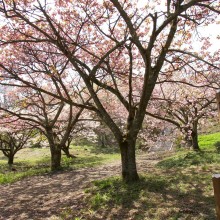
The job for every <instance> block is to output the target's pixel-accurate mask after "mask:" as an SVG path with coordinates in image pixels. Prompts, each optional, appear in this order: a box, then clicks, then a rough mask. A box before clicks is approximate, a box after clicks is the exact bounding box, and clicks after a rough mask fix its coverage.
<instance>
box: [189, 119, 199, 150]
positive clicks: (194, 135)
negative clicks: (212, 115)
mask: <svg viewBox="0 0 220 220" xmlns="http://www.w3.org/2000/svg"><path fill="white" fill-rule="evenodd" d="M197 125H198V122H197V121H194V123H193V129H192V133H191V137H192V148H193V150H194V151H200V147H199V141H198V129H197Z"/></svg>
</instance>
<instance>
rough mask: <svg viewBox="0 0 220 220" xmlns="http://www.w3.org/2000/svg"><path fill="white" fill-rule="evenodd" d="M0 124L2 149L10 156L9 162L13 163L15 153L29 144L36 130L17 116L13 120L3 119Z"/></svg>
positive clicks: (0, 146)
mask: <svg viewBox="0 0 220 220" xmlns="http://www.w3.org/2000/svg"><path fill="white" fill-rule="evenodd" d="M3 121H4V123H3ZM0 126H1V129H0V150H1V151H2V153H3V154H4V155H5V156H6V157H7V158H8V164H9V165H12V164H13V163H14V156H15V154H16V153H17V152H18V151H20V150H21V149H23V148H24V147H28V146H29V141H30V140H31V139H32V138H33V137H34V136H35V134H36V132H35V131H34V128H33V127H31V126H30V125H28V124H26V123H24V122H23V121H20V120H15V118H14V119H12V118H11V120H10V119H8V120H4V119H2V120H1V125H0Z"/></svg>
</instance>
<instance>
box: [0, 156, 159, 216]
mask: <svg viewBox="0 0 220 220" xmlns="http://www.w3.org/2000/svg"><path fill="white" fill-rule="evenodd" d="M137 161H138V170H140V171H142V172H143V171H144V170H145V169H147V170H148V169H149V168H152V167H153V166H154V164H155V163H157V158H152V157H151V156H150V155H142V156H139V157H138V160H137ZM113 175H120V161H115V162H114V163H112V164H109V165H103V166H100V167H93V168H86V169H77V170H72V171H68V172H60V173H56V174H53V175H42V176H34V177H30V178H26V179H23V180H21V181H18V182H16V183H13V184H7V185H0V220H22V219H23V220H24V219H25V220H32V219H33V220H41V219H42V220H43V219H44V220H45V219H51V220H52V219H56V218H55V216H57V215H58V214H59V213H60V210H61V209H62V208H64V207H72V208H76V209H77V208H80V207H78V206H79V203H78V201H79V200H80V199H81V198H83V196H84V192H83V189H85V188H86V187H88V186H89V184H90V183H91V181H93V180H96V179H102V178H105V177H109V176H113Z"/></svg>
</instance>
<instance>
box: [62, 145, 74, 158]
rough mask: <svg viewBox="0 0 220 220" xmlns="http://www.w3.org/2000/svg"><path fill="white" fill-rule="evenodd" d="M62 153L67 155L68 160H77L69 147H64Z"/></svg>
mask: <svg viewBox="0 0 220 220" xmlns="http://www.w3.org/2000/svg"><path fill="white" fill-rule="evenodd" d="M62 151H63V152H64V153H65V155H66V156H67V157H68V158H76V156H74V155H73V154H71V153H70V149H69V147H67V146H64V147H62Z"/></svg>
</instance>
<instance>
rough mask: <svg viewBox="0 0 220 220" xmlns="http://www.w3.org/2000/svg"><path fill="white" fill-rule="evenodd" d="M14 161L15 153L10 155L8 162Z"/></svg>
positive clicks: (10, 163)
mask: <svg viewBox="0 0 220 220" xmlns="http://www.w3.org/2000/svg"><path fill="white" fill-rule="evenodd" d="M13 163H14V154H9V155H8V164H9V165H12V164H13Z"/></svg>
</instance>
